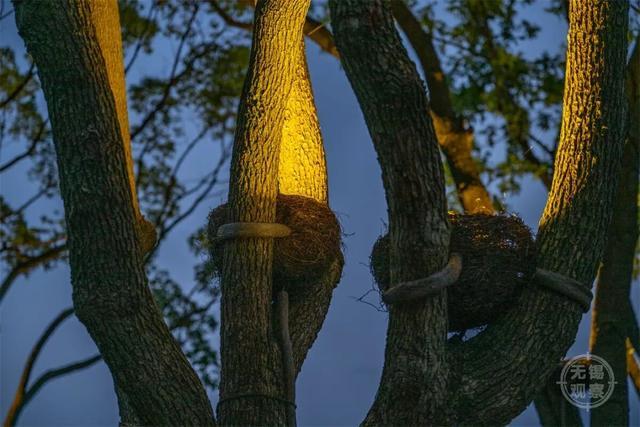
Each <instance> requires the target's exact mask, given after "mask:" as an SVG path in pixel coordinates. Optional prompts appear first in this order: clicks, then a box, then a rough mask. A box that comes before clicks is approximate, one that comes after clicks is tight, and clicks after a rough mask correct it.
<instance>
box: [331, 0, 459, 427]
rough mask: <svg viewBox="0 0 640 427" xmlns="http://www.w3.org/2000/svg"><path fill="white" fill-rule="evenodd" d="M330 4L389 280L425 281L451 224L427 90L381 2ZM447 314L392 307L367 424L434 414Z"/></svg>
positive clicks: (418, 306) (425, 307)
mask: <svg viewBox="0 0 640 427" xmlns="http://www.w3.org/2000/svg"><path fill="white" fill-rule="evenodd" d="M329 5H330V9H331V17H332V22H333V28H334V33H335V39H336V44H337V46H338V50H339V52H340V56H341V58H342V63H343V65H344V67H345V71H346V73H347V77H348V78H349V81H350V82H351V86H352V87H353V89H354V92H355V94H356V96H357V98H358V101H359V103H360V106H361V108H362V110H363V112H364V116H365V121H366V123H367V127H368V128H369V134H370V135H371V139H372V140H373V144H374V146H375V149H376V151H377V153H378V158H379V161H380V165H381V167H382V180H383V184H384V187H385V193H386V198H387V203H388V206H389V230H390V236H391V283H392V284H398V283H400V282H404V281H409V280H414V279H420V278H424V277H427V276H429V275H430V274H431V273H434V272H435V271H437V270H440V269H441V268H442V267H443V266H444V265H445V263H446V261H447V252H448V245H449V225H448V221H447V206H446V199H445V193H444V178H443V170H442V164H441V162H440V157H439V156H440V153H439V150H438V145H437V140H436V136H435V132H434V130H433V125H432V123H431V120H430V118H429V116H428V114H426V113H427V111H428V108H429V104H428V100H427V96H426V93H425V89H424V86H423V84H422V82H421V80H420V77H419V75H418V73H417V70H416V68H415V66H414V64H413V63H412V62H411V60H410V59H409V57H408V55H407V52H406V50H405V49H404V47H403V46H402V42H401V41H400V37H399V35H398V33H397V32H396V30H395V27H394V21H393V17H392V15H391V11H390V9H389V7H388V4H385V2H383V1H371V0H333V1H330V2H329ZM392 286H393V285H392ZM446 319H447V315H446V295H445V293H444V292H441V293H440V294H439V295H437V296H435V297H432V298H429V299H427V300H425V301H420V302H417V303H413V304H405V305H398V306H392V307H391V308H390V313H389V327H388V331H387V345H386V351H385V365H384V369H383V373H382V379H381V381H380V386H379V389H378V393H377V395H376V399H375V402H374V403H373V406H372V407H371V409H370V410H369V413H368V414H367V417H366V419H365V420H364V424H365V425H379V424H382V425H423V424H425V423H427V422H434V420H435V419H437V410H438V408H440V407H442V405H443V404H444V401H445V399H446V394H445V393H444V391H445V389H446V384H447V374H446V365H445V353H444V349H445V340H446V333H447V320H446ZM425 385H427V387H425Z"/></svg>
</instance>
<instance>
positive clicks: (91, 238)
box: [15, 1, 214, 425]
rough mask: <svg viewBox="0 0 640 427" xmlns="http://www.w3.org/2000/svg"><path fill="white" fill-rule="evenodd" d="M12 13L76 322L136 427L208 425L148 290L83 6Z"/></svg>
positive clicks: (19, 5) (87, 8)
mask: <svg viewBox="0 0 640 427" xmlns="http://www.w3.org/2000/svg"><path fill="white" fill-rule="evenodd" d="M15 9H16V11H15V15H16V23H17V26H18V29H19V32H20V34H21V36H22V37H23V39H24V40H25V43H26V45H27V50H28V51H29V53H30V54H31V56H32V57H33V59H34V61H35V63H36V64H37V67H38V72H39V75H40V80H41V82H42V86H43V90H44V94H45V99H46V100H47V107H48V110H49V116H50V118H51V124H52V128H53V136H54V142H55V147H56V154H57V161H58V169H59V175H60V191H61V194H62V199H63V201H64V207H65V218H66V224H67V235H68V245H69V263H70V266H71V282H72V285H73V300H74V308H75V312H76V315H77V316H78V318H79V319H80V320H81V321H82V322H83V323H84V325H85V326H86V327H87V329H88V331H89V333H90V335H91V337H92V338H93V339H94V341H95V342H96V344H97V346H98V348H99V350H100V353H101V354H102V355H103V356H104V359H105V362H106V363H107V365H108V366H109V369H110V370H111V373H112V374H113V376H114V381H115V383H116V386H117V388H118V389H119V390H121V391H122V392H123V393H125V394H126V395H127V396H128V398H129V400H130V403H131V406H132V407H133V408H134V411H135V413H136V415H137V416H138V417H139V419H140V421H141V422H142V423H144V424H149V425H151V424H153V425H213V423H214V420H213V414H212V411H211V407H210V404H209V401H208V399H207V396H206V394H205V391H204V388H203V387H202V384H201V383H200V381H199V379H198V377H197V376H196V374H195V372H194V371H193V369H192V368H191V366H190V365H189V362H188V361H187V359H186V357H185V356H184V354H183V353H182V352H181V350H180V347H179V346H178V344H177V343H176V342H175V340H174V339H173V337H172V336H171V333H170V332H169V330H168V328H167V326H166V325H165V324H164V321H163V319H162V315H161V313H160V310H159V309H158V308H157V306H156V304H155V302H154V300H153V297H152V295H151V292H150V290H149V288H148V286H147V282H146V277H145V274H144V269H143V266H142V249H141V248H142V246H143V245H142V242H141V240H140V239H139V236H138V229H139V227H138V223H137V219H138V213H137V212H136V206H135V203H134V198H135V196H134V195H133V194H132V187H131V184H130V179H131V175H130V172H129V170H130V169H129V167H128V165H127V155H126V153H127V149H126V148H125V140H124V139H123V131H122V130H121V122H120V121H119V115H118V109H117V106H116V101H115V95H114V91H113V90H112V88H111V85H110V79H109V72H108V71H107V65H106V63H105V59H104V57H103V55H102V52H101V49H100V44H99V42H98V40H99V38H98V36H97V35H96V28H95V25H94V19H96V15H95V14H94V13H93V10H92V3H91V2H84V1H65V2H56V3H49V2H36V1H16V2H15ZM107 56H109V55H107Z"/></svg>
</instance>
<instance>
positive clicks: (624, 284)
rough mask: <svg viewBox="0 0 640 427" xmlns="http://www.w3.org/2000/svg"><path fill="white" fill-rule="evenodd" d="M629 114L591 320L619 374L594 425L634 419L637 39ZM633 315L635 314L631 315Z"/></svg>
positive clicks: (595, 348)
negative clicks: (630, 358) (630, 380)
mask: <svg viewBox="0 0 640 427" xmlns="http://www.w3.org/2000/svg"><path fill="white" fill-rule="evenodd" d="M627 97H628V99H629V120H628V124H629V126H628V130H627V132H628V133H627V135H628V139H627V143H626V144H625V149H624V153H623V156H622V170H621V173H620V182H619V184H618V191H617V193H616V201H615V205H614V208H613V219H612V221H611V225H610V227H609V233H608V241H607V246H606V248H605V252H604V257H603V259H602V266H601V267H600V274H599V276H598V283H597V287H596V299H595V304H594V307H593V313H592V322H591V343H590V347H591V353H593V354H595V355H597V356H600V357H602V358H603V359H605V360H606V361H607V362H608V363H609V365H611V367H612V369H613V375H614V377H615V378H616V379H617V381H618V383H617V384H616V386H615V388H614V390H613V394H612V395H611V397H610V398H609V399H608V400H607V401H606V402H605V403H604V404H603V405H602V406H599V407H597V408H594V409H593V411H592V412H591V425H593V426H605V425H615V426H626V425H627V424H628V423H629V396H628V387H627V381H626V376H627V346H626V340H627V336H629V334H630V332H631V331H630V328H629V323H630V322H633V320H632V316H633V311H632V309H631V306H630V301H629V297H630V295H629V292H630V289H631V280H632V276H633V261H634V257H635V249H636V242H637V241H638V184H639V181H638V177H639V175H640V123H639V120H640V47H639V46H638V42H636V45H635V48H634V52H633V53H632V55H631V59H630V62H629V69H628V73H627ZM630 317H631V319H630Z"/></svg>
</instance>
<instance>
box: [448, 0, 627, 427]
mask: <svg viewBox="0 0 640 427" xmlns="http://www.w3.org/2000/svg"><path fill="white" fill-rule="evenodd" d="M627 8H628V4H627V3H626V2H623V1H611V2H609V1H603V0H601V1H593V2H582V1H579V0H574V1H572V3H571V10H570V28H569V36H568V48H567V72H566V84H565V94H564V108H563V122H562V133H561V138H560V144H559V147H558V153H557V156H556V160H555V173H554V178H553V185H552V187H551V193H550V195H549V199H548V201H547V205H546V207H545V210H544V213H543V216H542V218H541V221H540V231H539V234H538V246H539V253H538V260H537V264H538V266H539V267H541V268H544V269H547V270H551V271H554V272H557V273H560V274H563V275H565V276H568V277H571V278H574V279H576V280H578V281H580V282H582V283H584V284H585V286H589V287H590V285H591V283H592V281H593V278H594V276H595V272H596V268H597V265H598V263H599V260H600V257H601V256H602V252H603V249H604V243H605V238H606V233H607V231H608V226H609V221H610V218H611V215H612V210H613V196H614V193H615V189H616V182H617V177H618V171H619V163H620V155H621V151H622V145H623V127H624V126H623V123H624V110H625V108H624V91H623V89H624V88H623V82H624V77H623V71H624V64H625V52H626V25H627ZM580 317H581V313H580V307H579V306H578V304H576V303H575V302H574V301H571V300H568V299H566V297H563V296H560V295H556V294H553V293H551V292H549V291H546V290H544V289H541V288H539V287H536V286H534V285H532V286H531V287H529V288H527V289H525V291H524V292H523V294H522V296H521V298H520V300H519V302H518V304H517V306H515V307H514V308H513V309H512V310H511V311H510V312H509V313H508V314H507V315H506V316H505V317H504V318H502V319H501V320H500V321H498V322H496V323H495V324H493V325H490V326H489V327H488V328H487V329H486V330H485V331H484V332H482V333H481V334H479V335H478V336H476V337H474V338H473V339H471V340H469V341H468V342H466V343H464V344H463V345H454V344H452V354H451V356H452V361H453V362H452V363H454V364H455V365H457V369H456V371H457V373H456V374H454V377H455V378H457V381H458V383H457V386H456V387H454V388H453V389H452V394H451V397H452V398H453V399H455V400H454V402H453V403H454V405H455V406H456V408H457V412H458V414H459V421H460V422H463V423H464V422H475V423H490V424H493V423H496V424H498V423H501V424H502V423H507V422H509V420H511V419H512V418H513V417H514V416H516V415H517V414H519V413H520V412H521V411H522V410H523V409H524V408H525V407H526V406H527V405H528V404H529V402H530V401H531V399H532V398H533V396H534V395H535V394H536V392H537V391H538V390H540V389H541V387H542V386H543V382H541V378H542V379H546V378H548V377H549V376H550V375H551V372H552V371H553V369H554V368H555V366H556V364H557V363H558V361H559V360H560V358H561V357H562V356H563V355H564V354H565V352H566V350H567V348H568V347H569V346H570V345H571V343H572V342H573V340H574V338H575V333H576V330H577V327H578V323H579V321H580Z"/></svg>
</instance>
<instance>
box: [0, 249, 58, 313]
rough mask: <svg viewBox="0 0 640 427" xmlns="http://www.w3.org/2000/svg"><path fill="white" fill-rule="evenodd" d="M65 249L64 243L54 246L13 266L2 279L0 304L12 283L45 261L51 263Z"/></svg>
mask: <svg viewBox="0 0 640 427" xmlns="http://www.w3.org/2000/svg"><path fill="white" fill-rule="evenodd" d="M66 249H67V244H66V243H64V244H62V245H59V246H54V247H52V248H49V249H47V250H45V251H44V252H42V253H41V254H39V255H36V256H34V257H31V258H29V259H27V260H25V261H22V262H20V263H19V264H17V265H16V266H14V267H13V268H12V269H11V270H10V271H9V273H8V274H7V275H6V276H5V278H4V279H2V284H1V285H0V302H2V300H3V299H4V296H5V295H6V293H7V291H9V288H10V287H11V285H12V284H13V282H14V281H15V280H16V279H17V278H18V277H19V276H20V275H21V274H26V273H28V272H30V271H31V270H32V269H34V268H36V267H38V266H39V265H40V264H42V263H45V262H47V261H52V260H54V259H56V258H58V257H59V256H61V255H62V253H63V252H64V251H65V250H66Z"/></svg>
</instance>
